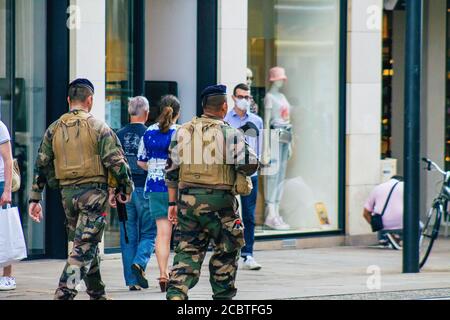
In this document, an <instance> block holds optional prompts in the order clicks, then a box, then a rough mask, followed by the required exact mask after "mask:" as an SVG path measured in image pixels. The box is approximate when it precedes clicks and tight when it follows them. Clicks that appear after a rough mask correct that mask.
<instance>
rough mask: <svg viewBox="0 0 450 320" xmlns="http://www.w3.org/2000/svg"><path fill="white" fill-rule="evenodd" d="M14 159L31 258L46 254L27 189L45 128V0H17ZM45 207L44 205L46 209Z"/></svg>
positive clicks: (42, 232) (41, 227) (41, 228)
mask: <svg viewBox="0 0 450 320" xmlns="http://www.w3.org/2000/svg"><path fill="white" fill-rule="evenodd" d="M15 10H16V12H15V29H16V30H15V60H16V63H15V73H16V81H15V95H14V110H13V121H14V133H13V142H14V156H15V157H16V158H17V159H18V161H19V165H20V169H21V174H22V186H21V190H20V191H19V192H17V193H16V194H15V195H14V201H15V203H16V204H17V205H18V206H19V210H20V213H21V216H22V223H23V227H24V231H25V237H26V240H27V246H28V250H29V253H30V255H39V254H44V253H45V223H44V222H43V223H41V224H36V223H33V222H32V221H31V219H29V218H28V213H27V212H28V211H27V207H28V190H30V189H31V184H32V182H33V167H34V161H35V159H36V156H37V152H38V148H39V145H40V142H41V140H42V136H43V135H44V132H45V129H46V122H47V114H46V1H45V0H33V1H29V0H15ZM43 207H44V208H45V206H43Z"/></svg>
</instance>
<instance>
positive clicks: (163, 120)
mask: <svg viewBox="0 0 450 320" xmlns="http://www.w3.org/2000/svg"><path fill="white" fill-rule="evenodd" d="M158 123H159V129H160V130H161V131H162V132H164V133H166V132H168V131H169V129H170V127H171V126H172V124H173V109H172V107H171V106H166V107H164V109H163V110H162V113H161V115H160V116H159V118H158Z"/></svg>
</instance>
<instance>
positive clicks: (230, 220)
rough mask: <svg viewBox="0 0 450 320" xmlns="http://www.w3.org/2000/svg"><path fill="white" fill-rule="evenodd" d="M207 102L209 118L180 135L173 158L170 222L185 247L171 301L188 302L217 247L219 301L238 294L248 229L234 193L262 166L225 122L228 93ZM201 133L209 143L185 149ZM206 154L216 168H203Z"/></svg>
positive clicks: (205, 96)
mask: <svg viewBox="0 0 450 320" xmlns="http://www.w3.org/2000/svg"><path fill="white" fill-rule="evenodd" d="M202 101H203V102H202V103H203V107H204V115H203V116H202V117H201V118H195V119H194V120H193V121H191V122H189V123H187V124H185V125H184V126H182V127H181V128H180V129H179V130H178V131H177V133H176V134H175V135H174V139H173V141H172V144H171V147H170V152H169V160H168V165H167V170H166V184H167V186H168V187H169V201H170V203H169V220H171V221H172V222H173V223H174V224H177V228H178V231H179V235H178V237H179V239H178V240H179V244H178V246H177V248H176V256H175V259H174V265H173V269H172V272H171V275H170V280H169V285H168V292H167V299H168V300H186V299H188V290H189V289H191V288H193V287H194V286H195V285H196V284H197V282H198V280H199V277H200V270H201V266H202V263H203V260H204V258H205V255H206V252H207V250H208V247H209V244H210V242H211V241H212V243H213V245H214V254H213V256H212V257H211V260H210V266H209V270H210V283H211V286H212V290H213V293H214V295H213V299H215V300H219V299H225V300H228V299H230V300H231V299H232V298H233V297H234V296H235V295H236V292H237V290H236V288H235V279H236V273H237V268H238V259H239V255H240V249H241V248H242V247H243V246H244V237H243V229H244V226H243V224H242V222H241V219H240V217H239V213H238V202H237V199H236V197H235V194H236V193H233V192H232V190H233V188H234V185H235V182H236V178H235V177H236V176H237V174H238V173H239V174H240V175H241V176H243V177H244V181H248V180H246V178H245V177H246V176H251V175H252V174H253V173H255V172H256V170H257V169H258V160H257V158H256V154H255V152H254V151H253V150H251V149H250V147H249V146H248V145H247V143H246V142H245V139H244V136H243V135H242V133H241V132H239V131H238V130H236V129H234V128H232V127H231V126H229V125H228V124H226V123H225V122H224V121H223V119H224V117H225V115H226V114H227V111H228V105H227V98H226V87H225V86H213V87H209V88H207V89H205V90H204V92H203V93H202ZM197 133H198V134H200V135H203V141H200V143H198V141H197V142H196V141H194V142H193V144H192V145H187V144H185V142H187V141H191V140H192V141H193V140H194V138H193V137H195V136H196V134H197ZM205 141H207V142H206V144H205ZM195 146H197V149H195V148H196V147H195ZM228 151H229V152H228ZM205 152H206V153H210V155H211V156H212V158H214V160H213V161H212V162H208V161H210V160H212V159H209V160H207V159H202V160H204V161H205V162H203V163H202V164H200V162H198V161H195V160H193V159H194V158H195V157H197V156H198V155H200V157H203V155H204V154H205ZM190 156H192V157H190ZM208 164H212V165H208ZM177 200H178V202H177Z"/></svg>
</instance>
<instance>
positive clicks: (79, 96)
mask: <svg viewBox="0 0 450 320" xmlns="http://www.w3.org/2000/svg"><path fill="white" fill-rule="evenodd" d="M93 95H94V93H93V92H92V90H91V89H89V88H88V87H87V86H83V85H74V86H70V88H69V93H68V96H69V99H70V101H71V102H75V101H77V102H85V101H86V99H87V98H89V97H90V96H93Z"/></svg>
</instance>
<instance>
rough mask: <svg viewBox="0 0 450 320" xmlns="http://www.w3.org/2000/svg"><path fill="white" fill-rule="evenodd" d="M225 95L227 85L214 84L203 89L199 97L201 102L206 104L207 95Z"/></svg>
mask: <svg viewBox="0 0 450 320" xmlns="http://www.w3.org/2000/svg"><path fill="white" fill-rule="evenodd" d="M226 95H227V87H226V86H224V85H221V84H219V85H216V86H210V87H207V88H206V89H205V90H203V92H202V94H201V96H200V97H201V99H202V102H203V104H206V100H207V99H208V98H209V97H213V96H226Z"/></svg>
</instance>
